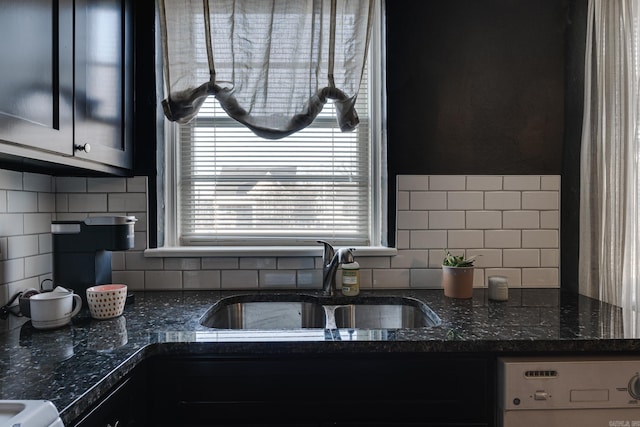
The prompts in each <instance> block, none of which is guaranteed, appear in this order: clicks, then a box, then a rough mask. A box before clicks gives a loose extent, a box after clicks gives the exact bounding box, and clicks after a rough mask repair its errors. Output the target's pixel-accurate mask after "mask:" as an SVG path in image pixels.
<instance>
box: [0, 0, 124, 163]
mask: <svg viewBox="0 0 640 427" xmlns="http://www.w3.org/2000/svg"><path fill="white" fill-rule="evenodd" d="M132 21H133V16H132V11H131V1H130V0H75V2H74V1H73V0H12V1H1V2H0V55H1V57H2V58H3V60H2V61H0V141H1V143H0V167H2V166H5V163H8V164H9V165H11V164H12V162H13V163H14V164H15V162H16V161H18V162H19V163H20V164H21V165H22V164H24V165H35V166H36V169H38V168H39V169H40V170H43V171H49V167H50V168H51V169H50V170H51V172H54V171H59V170H61V171H62V173H68V172H69V171H72V172H73V173H83V172H99V173H109V174H118V175H126V174H129V173H130V170H131V168H132V160H133V146H132V127H133V125H132V123H133V25H132ZM18 159H19V160H18ZM29 169H30V168H29V167H25V168H24V170H29Z"/></svg>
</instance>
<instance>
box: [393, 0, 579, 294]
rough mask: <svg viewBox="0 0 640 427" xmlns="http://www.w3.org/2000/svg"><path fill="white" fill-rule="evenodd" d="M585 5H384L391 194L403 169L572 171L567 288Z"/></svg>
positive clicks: (567, 194)
mask: <svg viewBox="0 0 640 427" xmlns="http://www.w3.org/2000/svg"><path fill="white" fill-rule="evenodd" d="M586 4H587V1H586V0H437V1H432V0H403V1H393V0H387V1H386V22H387V29H386V31H387V97H388V100H387V102H388V105H387V110H388V111H387V114H388V134H387V135H388V145H389V147H388V150H389V157H388V163H389V175H390V176H389V194H390V195H393V194H395V183H396V176H397V175H399V174H445V175H446V174H505V175H508V174H519V175H526V174H552V175H562V191H561V194H562V204H561V215H562V220H561V232H562V235H561V251H562V253H561V263H562V273H561V274H562V277H561V283H562V287H563V288H565V287H568V288H571V289H573V288H574V287H575V288H576V289H577V253H578V247H577V242H578V239H577V236H578V234H577V232H578V220H577V212H578V208H579V199H578V197H577V196H578V189H579V179H578V177H579V175H578V173H579V152H580V149H579V147H580V133H581V124H582V118H581V117H582V116H581V115H582V84H583V83H582V82H583V70H582V67H583V63H584V59H583V58H584V48H583V47H582V45H583V44H584V32H585V25H584V19H585V16H586V14H585V12H586ZM392 199H393V198H392V197H390V206H389V212H390V215H391V218H390V230H392V231H391V232H390V235H389V237H390V240H393V238H394V237H393V236H394V234H395V229H394V227H395V216H394V215H395V200H392Z"/></svg>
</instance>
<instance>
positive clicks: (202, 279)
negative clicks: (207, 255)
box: [182, 270, 220, 289]
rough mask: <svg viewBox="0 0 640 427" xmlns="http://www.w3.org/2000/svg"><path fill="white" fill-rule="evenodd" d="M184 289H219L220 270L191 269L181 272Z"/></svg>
mask: <svg viewBox="0 0 640 427" xmlns="http://www.w3.org/2000/svg"><path fill="white" fill-rule="evenodd" d="M182 284H183V286H184V288H185V289H220V272H219V271H217V270H192V271H184V272H183V273H182Z"/></svg>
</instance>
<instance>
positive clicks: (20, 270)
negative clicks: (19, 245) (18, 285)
mask: <svg viewBox="0 0 640 427" xmlns="http://www.w3.org/2000/svg"><path fill="white" fill-rule="evenodd" d="M0 271H1V272H2V278H3V280H4V283H9V282H15V281H16V280H22V279H24V258H16V259H8V260H6V261H0Z"/></svg>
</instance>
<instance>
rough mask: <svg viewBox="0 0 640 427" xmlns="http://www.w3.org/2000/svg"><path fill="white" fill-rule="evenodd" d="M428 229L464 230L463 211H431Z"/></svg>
mask: <svg viewBox="0 0 640 427" xmlns="http://www.w3.org/2000/svg"><path fill="white" fill-rule="evenodd" d="M429 228H430V229H431V230H452V229H464V228H465V215H464V211H431V212H429Z"/></svg>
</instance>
